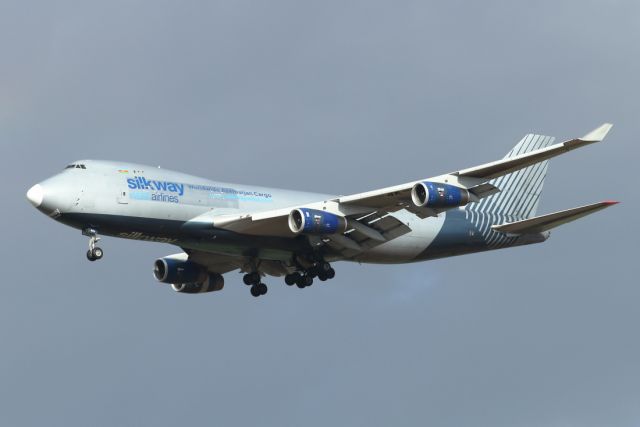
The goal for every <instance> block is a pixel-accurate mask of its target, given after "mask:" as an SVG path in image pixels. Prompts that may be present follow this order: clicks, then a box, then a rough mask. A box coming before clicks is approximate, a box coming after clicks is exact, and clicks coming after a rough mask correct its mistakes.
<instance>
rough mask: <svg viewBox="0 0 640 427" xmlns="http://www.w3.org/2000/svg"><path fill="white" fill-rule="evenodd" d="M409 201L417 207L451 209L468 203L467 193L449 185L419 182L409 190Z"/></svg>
mask: <svg viewBox="0 0 640 427" xmlns="http://www.w3.org/2000/svg"><path fill="white" fill-rule="evenodd" d="M411 200H412V201H413V204H414V205H416V206H418V207H425V208H436V209H437V208H451V207H456V206H464V205H466V204H467V203H469V191H467V190H466V189H464V188H460V187H456V186H455V185H451V184H441V183H439V182H429V181H425V182H419V183H417V184H416V185H414V186H413V188H412V189H411Z"/></svg>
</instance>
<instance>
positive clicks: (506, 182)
mask: <svg viewBox="0 0 640 427" xmlns="http://www.w3.org/2000/svg"><path fill="white" fill-rule="evenodd" d="M554 140H555V138H554V137H551V136H544V135H534V134H528V135H526V136H525V137H524V138H522V139H521V140H520V142H518V144H516V146H515V147H513V148H512V149H511V151H509V153H508V154H507V155H506V156H505V159H508V158H511V157H515V156H517V155H519V154H524V153H528V152H530V151H534V150H538V149H540V148H544V147H547V146H549V145H551V144H553V141H554ZM548 165H549V161H548V160H545V161H543V162H540V163H536V164H535V165H531V166H529V167H526V168H524V169H520V170H519V171H516V172H514V173H511V174H509V175H505V176H501V177H500V178H496V179H494V180H492V181H490V184H493V185H494V186H496V187H498V188H499V189H500V193H498V194H495V195H493V196H491V197H488V198H486V199H483V200H481V201H480V202H479V203H476V204H474V205H473V206H471V207H470V209H471V210H472V211H475V212H485V213H493V214H500V215H504V216H506V217H511V218H515V219H527V218H531V217H533V216H535V214H536V211H537V210H538V203H539V202H540V195H541V193H542V186H543V184H544V179H545V177H546V175H547V167H548Z"/></svg>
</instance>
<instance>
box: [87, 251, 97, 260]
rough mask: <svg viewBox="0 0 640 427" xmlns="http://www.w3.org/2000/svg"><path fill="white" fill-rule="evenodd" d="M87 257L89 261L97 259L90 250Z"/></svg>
mask: <svg viewBox="0 0 640 427" xmlns="http://www.w3.org/2000/svg"><path fill="white" fill-rule="evenodd" d="M87 259H88V260H89V261H95V260H96V258H94V257H93V254H92V253H91V251H90V250H88V251H87Z"/></svg>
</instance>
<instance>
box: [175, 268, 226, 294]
mask: <svg viewBox="0 0 640 427" xmlns="http://www.w3.org/2000/svg"><path fill="white" fill-rule="evenodd" d="M171 288H172V289H173V290H174V291H176V292H181V293H183V294H201V293H204V292H214V291H220V290H222V288H224V277H222V274H218V273H209V277H207V280H205V281H204V282H198V283H179V284H176V283H174V284H172V285H171Z"/></svg>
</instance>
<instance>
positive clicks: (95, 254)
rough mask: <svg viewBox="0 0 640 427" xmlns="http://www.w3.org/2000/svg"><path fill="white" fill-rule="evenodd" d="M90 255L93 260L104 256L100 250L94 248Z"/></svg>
mask: <svg viewBox="0 0 640 427" xmlns="http://www.w3.org/2000/svg"><path fill="white" fill-rule="evenodd" d="M91 255H93V257H94V258H95V259H101V258H102V256H103V255H104V252H103V251H102V249H101V248H98V247H95V248H93V250H92V251H91Z"/></svg>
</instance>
